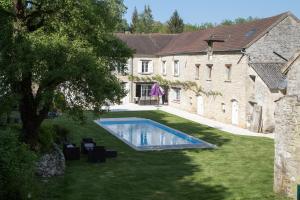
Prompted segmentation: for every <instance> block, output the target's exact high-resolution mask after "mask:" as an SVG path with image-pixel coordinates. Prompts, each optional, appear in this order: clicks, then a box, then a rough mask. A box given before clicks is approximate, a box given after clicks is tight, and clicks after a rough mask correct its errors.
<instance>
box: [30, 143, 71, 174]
mask: <svg viewBox="0 0 300 200" xmlns="http://www.w3.org/2000/svg"><path fill="white" fill-rule="evenodd" d="M65 167H66V164H65V156H64V154H63V152H62V150H61V149H60V148H59V147H58V146H57V145H54V149H53V151H52V152H51V153H48V154H45V155H43V156H42V157H41V158H40V160H39V161H38V162H37V166H36V173H37V175H38V176H41V177H53V176H61V175H64V172H65Z"/></svg>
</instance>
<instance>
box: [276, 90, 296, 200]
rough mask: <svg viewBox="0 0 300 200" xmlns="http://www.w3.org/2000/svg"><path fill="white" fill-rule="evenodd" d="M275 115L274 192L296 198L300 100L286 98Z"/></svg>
mask: <svg viewBox="0 0 300 200" xmlns="http://www.w3.org/2000/svg"><path fill="white" fill-rule="evenodd" d="M277 108H278V109H277V110H276V113H275V119H276V128H275V162H274V190H275V192H278V193H283V194H287V195H288V196H290V197H296V186H297V184H300V170H299V169H300V99H298V96H295V95H294V96H285V97H283V98H281V99H280V100H279V101H278V102H277Z"/></svg>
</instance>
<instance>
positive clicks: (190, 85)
mask: <svg viewBox="0 0 300 200" xmlns="http://www.w3.org/2000/svg"><path fill="white" fill-rule="evenodd" d="M128 79H129V80H130V81H142V82H152V83H153V82H157V83H159V85H161V86H162V87H164V88H167V89H168V88H170V87H182V88H183V89H184V90H190V91H192V92H194V93H195V95H196V96H199V95H206V96H213V97H216V96H222V93H221V92H218V91H212V90H208V91H206V90H204V89H203V88H202V87H201V86H200V85H198V84H197V83H196V82H193V81H179V80H176V81H170V80H167V79H165V78H163V77H162V76H160V75H155V76H152V77H149V76H147V77H138V76H132V75H130V76H128Z"/></svg>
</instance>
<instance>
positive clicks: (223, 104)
mask: <svg viewBox="0 0 300 200" xmlns="http://www.w3.org/2000/svg"><path fill="white" fill-rule="evenodd" d="M221 106H222V112H223V113H225V112H226V105H225V103H222V104H221Z"/></svg>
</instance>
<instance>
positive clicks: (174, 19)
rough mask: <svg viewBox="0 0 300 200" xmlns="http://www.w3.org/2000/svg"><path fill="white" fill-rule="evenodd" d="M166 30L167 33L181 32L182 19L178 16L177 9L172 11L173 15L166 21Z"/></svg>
mask: <svg viewBox="0 0 300 200" xmlns="http://www.w3.org/2000/svg"><path fill="white" fill-rule="evenodd" d="M168 30H169V33H182V32H183V30H184V22H183V19H182V18H181V17H180V16H179V13H178V11H177V10H175V11H174V13H173V15H172V16H171V18H170V20H169V21H168Z"/></svg>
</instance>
